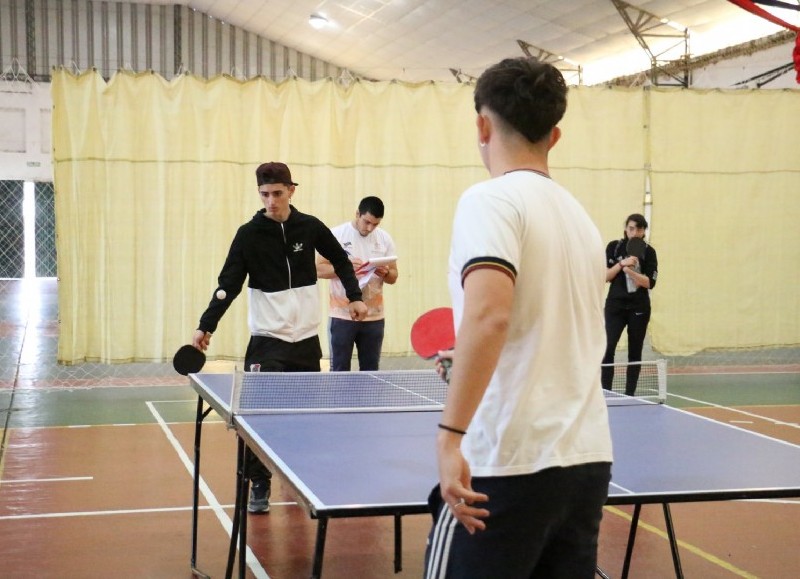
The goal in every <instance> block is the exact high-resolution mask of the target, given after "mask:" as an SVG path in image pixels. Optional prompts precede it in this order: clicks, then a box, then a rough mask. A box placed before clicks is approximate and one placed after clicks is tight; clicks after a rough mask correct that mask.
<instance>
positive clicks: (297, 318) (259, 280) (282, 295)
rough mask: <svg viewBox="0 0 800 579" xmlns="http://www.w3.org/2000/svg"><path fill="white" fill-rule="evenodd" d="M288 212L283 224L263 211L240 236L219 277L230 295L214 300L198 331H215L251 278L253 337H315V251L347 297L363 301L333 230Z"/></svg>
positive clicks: (317, 315)
mask: <svg viewBox="0 0 800 579" xmlns="http://www.w3.org/2000/svg"><path fill="white" fill-rule="evenodd" d="M290 209H291V213H290V214H289V218H288V219H287V220H286V221H284V222H283V223H278V222H277V221H274V220H272V219H269V218H266V217H265V215H264V213H265V210H264V209H262V210H260V211H259V212H257V213H256V214H255V215H254V216H253V219H251V220H250V221H249V222H248V223H245V224H244V225H242V226H241V227H240V228H239V230H238V231H237V232H236V236H235V237H234V238H233V242H232V243H231V248H230V251H229V252H228V257H227V259H226V260H225V265H223V266H222V271H221V272H220V274H219V278H218V279H219V288H221V289H223V290H225V292H226V294H227V295H226V296H225V299H222V300H220V299H217V298H216V296H213V297H212V298H211V302H210V303H209V304H208V308H207V309H206V311H205V312H204V313H203V315H202V316H201V317H200V325H199V329H200V330H203V331H204V332H213V331H214V330H216V328H217V324H218V323H219V320H220V319H221V318H222V316H223V314H224V313H225V312H226V311H227V309H228V307H229V306H230V304H231V302H233V300H234V299H235V298H236V296H238V295H239V293H240V292H241V291H242V286H243V285H244V281H245V278H248V281H247V286H248V292H249V299H250V302H249V314H248V326H249V328H250V333H251V335H254V336H269V337H273V338H278V339H280V340H283V341H285V342H299V341H300V340H305V339H306V338H310V337H312V336H315V335H316V334H317V327H318V325H319V321H320V303H319V292H318V290H317V287H316V285H317V269H316V255H315V251H318V252H319V253H320V255H322V256H323V257H324V258H325V259H327V260H328V261H330V262H331V264H332V265H333V268H334V271H335V272H336V275H337V276H338V277H339V279H340V280H342V283H343V284H344V287H345V289H346V291H347V298H348V299H349V300H350V301H351V302H352V301H359V300H361V290H360V289H359V287H358V280H357V279H356V276H355V274H354V273H353V266H352V264H351V263H350V260H349V259H348V257H347V253H346V252H345V251H344V249H342V246H341V245H340V244H339V242H338V241H337V240H336V238H335V237H334V236H333V234H332V233H331V231H330V229H328V227H326V225H325V224H324V223H323V222H322V221H320V220H319V219H317V218H316V217H314V216H313V215H306V214H305V213H301V212H299V211H298V210H297V209H295V208H294V207H293V206H290ZM215 292H216V289H215Z"/></svg>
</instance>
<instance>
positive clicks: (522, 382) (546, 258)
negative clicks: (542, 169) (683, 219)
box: [448, 171, 612, 476]
mask: <svg viewBox="0 0 800 579" xmlns="http://www.w3.org/2000/svg"><path fill="white" fill-rule="evenodd" d="M481 267H494V268H500V269H501V270H504V271H507V272H508V273H509V274H510V275H512V277H514V278H515V285H514V301H513V305H512V308H513V311H512V315H511V325H510V328H509V330H508V338H507V342H506V344H505V345H504V347H503V350H502V352H501V354H500V359H499V363H498V365H497V369H496V370H495V372H494V374H493V375H492V378H491V381H490V383H489V386H488V388H487V390H486V394H485V396H484V397H483V400H482V401H481V403H480V405H479V406H478V409H477V411H476V413H475V416H474V417H473V419H472V422H471V423H470V425H469V429H468V434H467V436H466V437H464V440H463V442H462V451H463V452H464V456H465V457H466V459H467V461H468V462H469V465H470V468H471V470H472V474H473V476H507V475H517V474H529V473H534V472H538V471H540V470H542V469H545V468H549V467H554V466H571V465H576V464H583V463H589V462H610V461H611V459H612V452H611V435H610V431H609V426H608V411H607V409H606V404H605V400H604V396H603V391H602V387H601V385H600V364H601V360H602V358H603V353H604V351H605V345H606V334H605V329H604V317H603V300H604V290H605V274H606V271H605V269H606V268H605V253H604V246H603V241H602V239H601V238H600V233H599V232H598V230H597V227H596V226H595V225H594V223H593V222H592V220H591V218H590V217H589V216H588V214H587V213H586V211H585V210H584V209H583V207H582V206H581V205H580V204H579V203H578V201H577V200H576V199H575V198H574V197H572V195H571V194H570V193H569V192H568V191H567V190H565V189H564V188H563V187H561V186H560V185H558V184H557V183H554V182H553V181H551V180H550V179H548V178H547V177H545V176H543V175H540V174H537V173H534V172H531V171H514V172H511V173H508V174H506V175H504V176H502V177H498V178H496V179H491V180H489V181H485V182H482V183H479V184H477V185H474V186H473V187H471V188H469V189H468V190H467V191H466V192H464V194H463V195H462V197H461V199H460V200H459V203H458V207H457V209H456V215H455V220H454V223H453V238H452V245H451V253H450V263H449V274H448V275H449V285H450V293H451V297H452V300H453V310H454V317H455V325H456V328H458V326H459V325H460V323H461V317H462V313H463V305H464V292H463V287H462V275H463V274H465V273H466V274H468V273H469V271H471V270H472V269H473V268H481Z"/></svg>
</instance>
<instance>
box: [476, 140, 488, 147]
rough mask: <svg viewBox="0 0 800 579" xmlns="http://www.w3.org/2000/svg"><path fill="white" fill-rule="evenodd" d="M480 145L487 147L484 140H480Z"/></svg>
mask: <svg viewBox="0 0 800 579" xmlns="http://www.w3.org/2000/svg"><path fill="white" fill-rule="evenodd" d="M478 145H480V146H481V147H485V146H486V143H484V142H483V141H480V142H479V143H478Z"/></svg>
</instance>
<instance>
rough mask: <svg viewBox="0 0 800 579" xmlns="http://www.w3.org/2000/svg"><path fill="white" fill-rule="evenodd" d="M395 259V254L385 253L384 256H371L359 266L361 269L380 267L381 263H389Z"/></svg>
mask: <svg viewBox="0 0 800 579" xmlns="http://www.w3.org/2000/svg"><path fill="white" fill-rule="evenodd" d="M395 261H397V256H396V255H387V256H386V257H373V258H372V259H370V260H369V261H368V262H366V263H365V264H364V265H362V266H361V268H362V269H374V268H376V267H380V266H382V265H389V264H390V263H394V262H395Z"/></svg>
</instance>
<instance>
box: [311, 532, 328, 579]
mask: <svg viewBox="0 0 800 579" xmlns="http://www.w3.org/2000/svg"><path fill="white" fill-rule="evenodd" d="M327 531H328V517H320V518H319V519H317V544H316V546H315V547H314V568H313V569H312V570H311V578H312V579H319V578H320V577H322V558H323V556H324V555H325V535H326V534H327Z"/></svg>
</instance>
